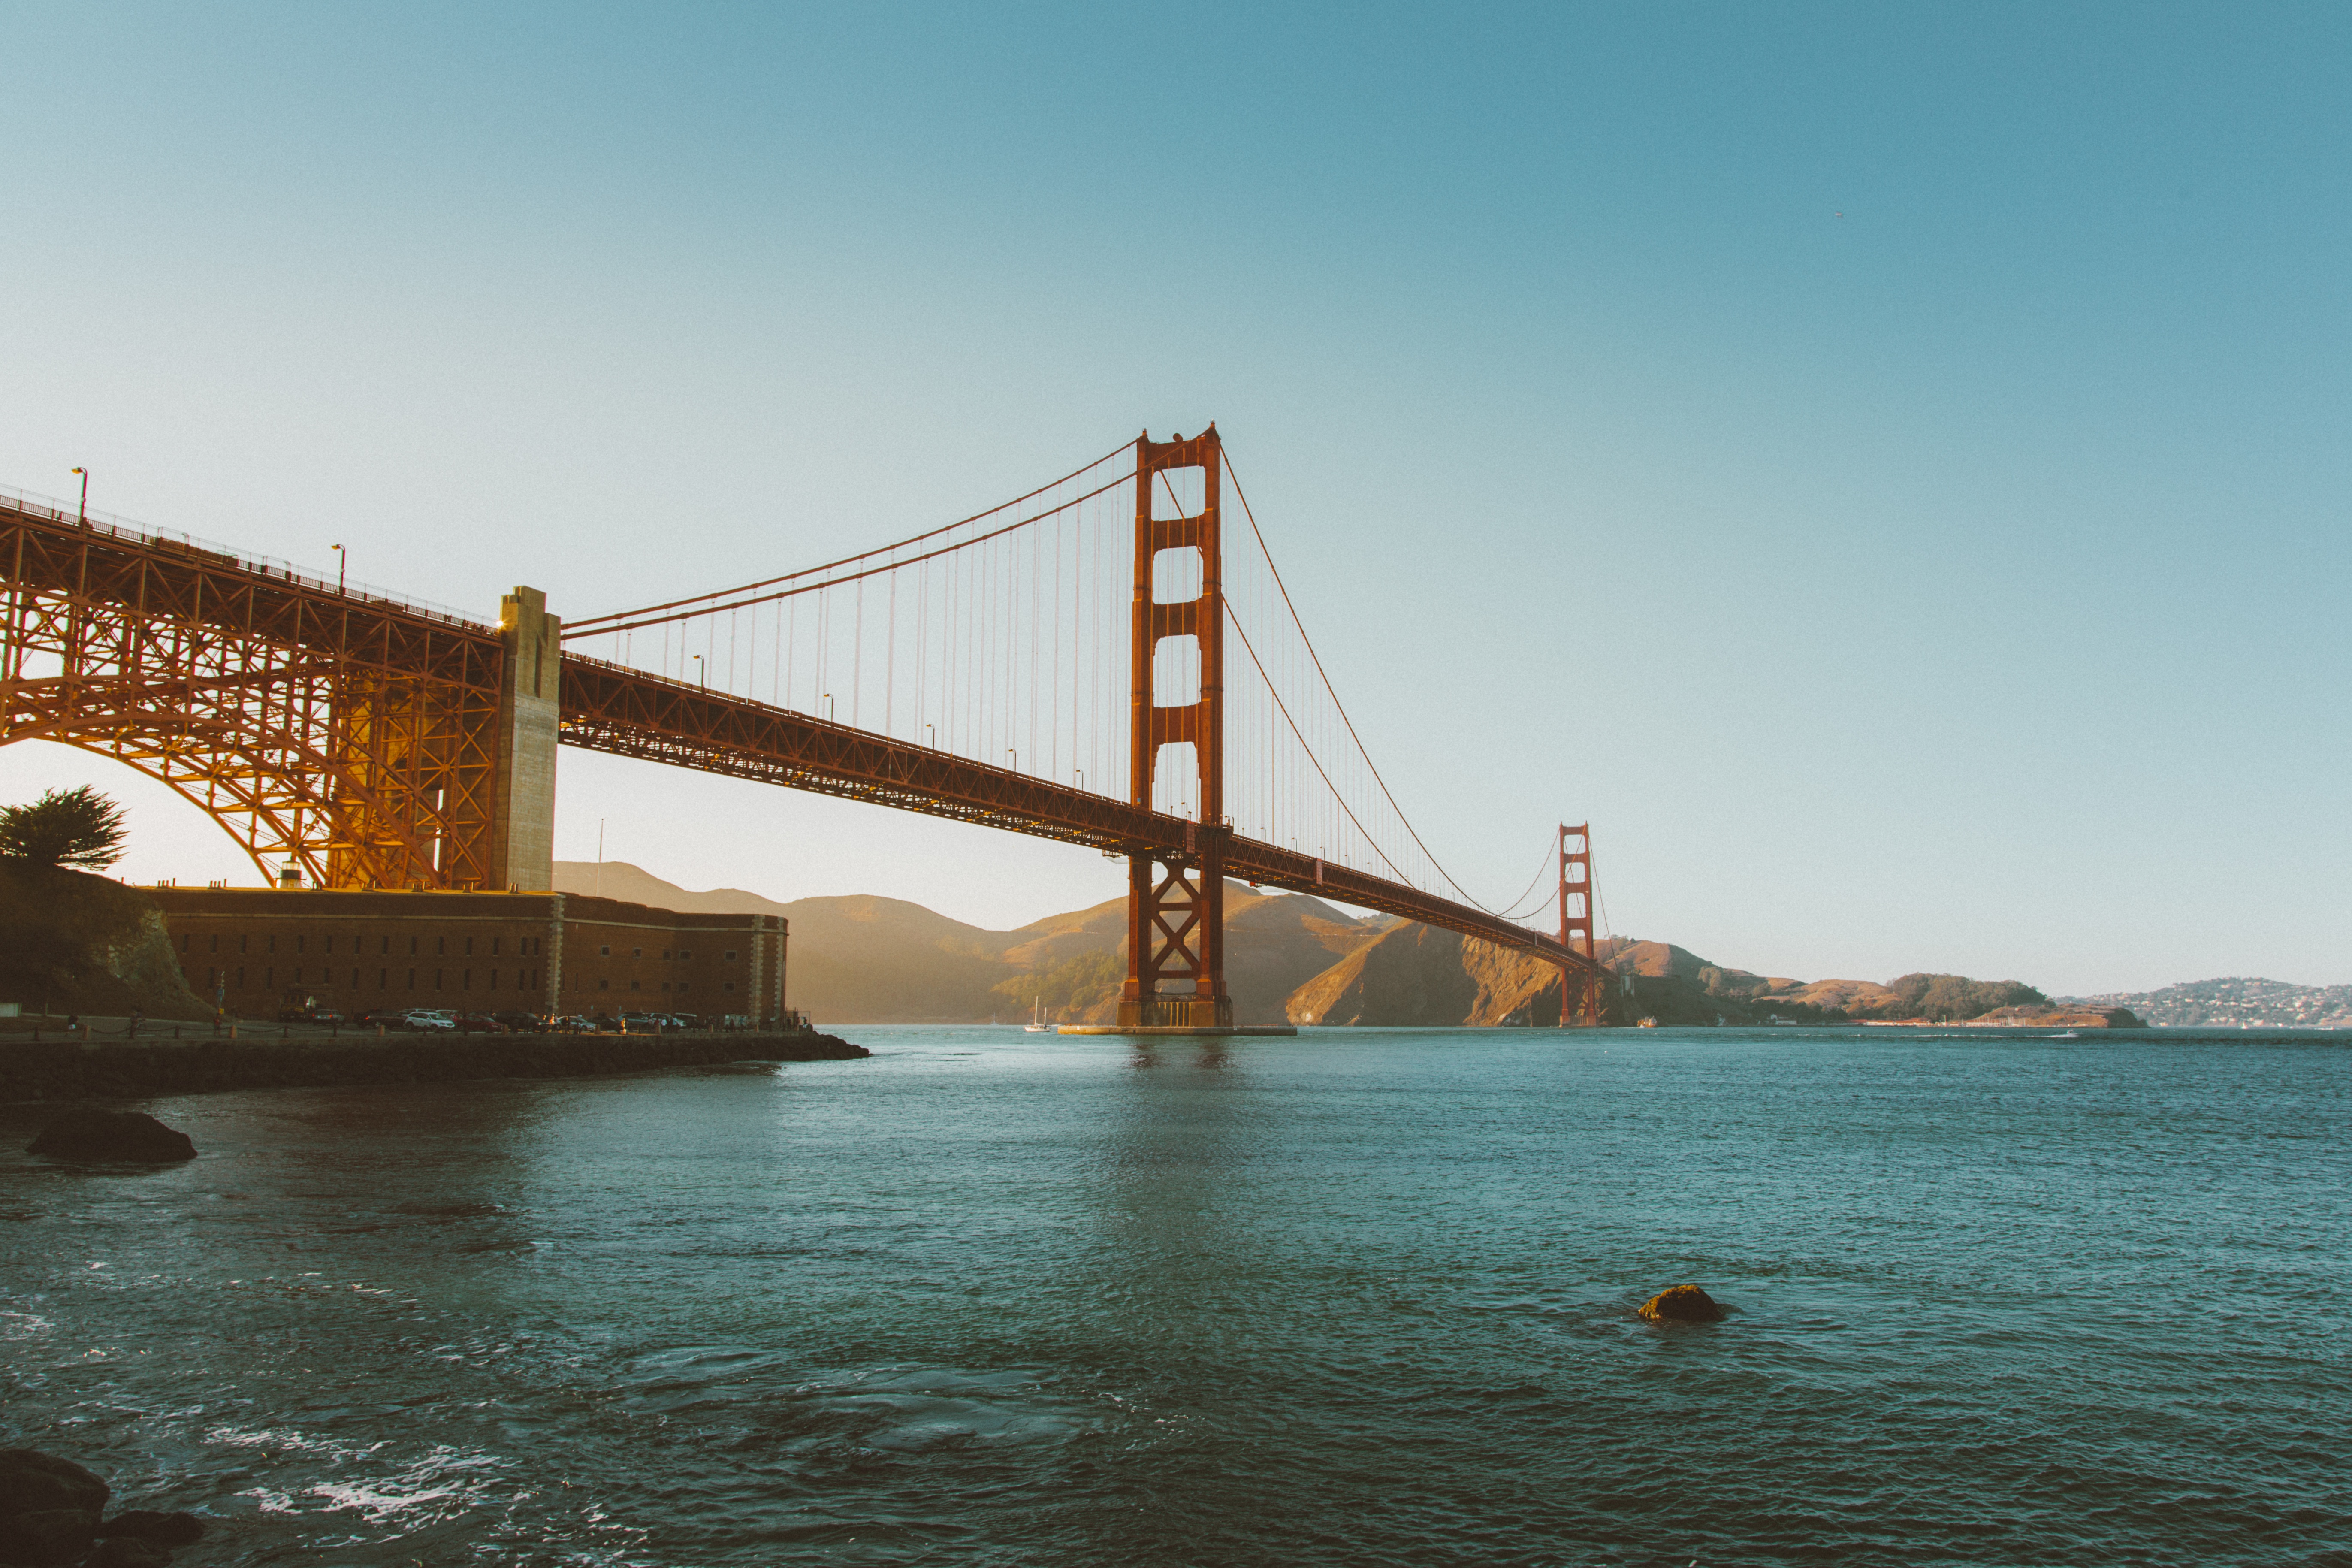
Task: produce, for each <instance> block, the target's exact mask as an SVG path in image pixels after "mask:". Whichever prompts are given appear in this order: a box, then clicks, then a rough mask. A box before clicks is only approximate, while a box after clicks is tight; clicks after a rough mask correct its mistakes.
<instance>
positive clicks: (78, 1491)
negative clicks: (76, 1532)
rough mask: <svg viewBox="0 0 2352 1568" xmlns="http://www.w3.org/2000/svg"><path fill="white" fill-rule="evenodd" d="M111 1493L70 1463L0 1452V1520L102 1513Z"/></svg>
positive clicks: (48, 1456)
mask: <svg viewBox="0 0 2352 1568" xmlns="http://www.w3.org/2000/svg"><path fill="white" fill-rule="evenodd" d="M111 1490H112V1489H111V1488H110V1487H109V1486H108V1485H107V1484H106V1483H105V1482H104V1481H102V1480H100V1479H98V1478H97V1477H96V1476H94V1475H92V1474H90V1473H89V1471H88V1470H85V1469H83V1468H81V1467H80V1466H79V1465H77V1464H75V1463H74V1462H73V1461H72V1460H71V1459H60V1458H57V1457H56V1456H55V1455H53V1454H42V1453H37V1452H35V1451H34V1450H33V1449H30V1448H0V1519H9V1518H13V1517H14V1516H16V1515H17V1514H23V1513H40V1512H43V1511H45V1510H49V1509H59V1508H68V1509H79V1510H83V1511H84V1512H87V1513H93V1514H97V1513H104V1512H105V1511H106V1500H107V1497H108V1494H109V1493H110V1491H111Z"/></svg>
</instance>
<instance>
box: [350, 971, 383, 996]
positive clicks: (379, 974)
mask: <svg viewBox="0 0 2352 1568" xmlns="http://www.w3.org/2000/svg"><path fill="white" fill-rule="evenodd" d="M352 984H358V982H357V981H356V980H354V981H353V982H352ZM375 988H376V989H377V990H379V991H389V990H391V989H392V971H391V970H389V969H379V970H377V971H376V972H375Z"/></svg>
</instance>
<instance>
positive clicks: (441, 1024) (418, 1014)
mask: <svg viewBox="0 0 2352 1568" xmlns="http://www.w3.org/2000/svg"><path fill="white" fill-rule="evenodd" d="M401 1027H403V1028H404V1029H425V1030H435V1029H454V1028H456V1027H457V1020H456V1019H454V1018H452V1017H450V1016H449V1015H448V1014H446V1013H439V1012H427V1011H426V1010H425V1009H424V1008H421V1007H420V1008H417V1009H415V1011H413V1012H409V1013H404V1014H402V1015H401Z"/></svg>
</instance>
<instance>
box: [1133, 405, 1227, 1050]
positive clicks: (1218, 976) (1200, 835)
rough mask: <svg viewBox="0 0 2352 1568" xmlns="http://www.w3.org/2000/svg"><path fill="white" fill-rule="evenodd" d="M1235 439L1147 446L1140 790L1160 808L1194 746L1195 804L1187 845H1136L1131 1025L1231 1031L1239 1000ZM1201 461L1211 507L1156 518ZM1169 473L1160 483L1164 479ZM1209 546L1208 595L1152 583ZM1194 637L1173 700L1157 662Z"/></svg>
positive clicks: (1204, 559)
mask: <svg viewBox="0 0 2352 1568" xmlns="http://www.w3.org/2000/svg"><path fill="white" fill-rule="evenodd" d="M1186 468H1198V469H1200V470H1201V478H1202V503H1201V510H1200V511H1199V512H1198V513H1197V514H1195V515H1192V516H1190V517H1186V516H1182V515H1176V514H1175V512H1176V509H1175V507H1174V506H1173V505H1172V504H1171V506H1170V507H1169V509H1168V510H1169V512H1170V514H1171V515H1165V516H1162V515H1156V514H1157V513H1158V512H1159V511H1160V508H1159V507H1158V506H1157V505H1156V504H1155V501H1154V494H1155V491H1156V492H1159V493H1160V494H1161V495H1164V496H1166V497H1168V498H1170V499H1171V501H1172V498H1173V496H1174V493H1175V492H1174V490H1173V489H1172V487H1171V486H1169V485H1167V484H1166V483H1165V482H1164V481H1160V476H1161V475H1163V474H1167V473H1171V472H1174V471H1179V470H1182V469H1186ZM1222 468H1223V447H1222V446H1221V445H1220V443H1219V441H1218V438H1217V427H1216V426H1214V425H1211V426H1209V427H1208V428H1207V429H1206V430H1203V431H1202V432H1201V434H1199V435H1198V436H1195V437H1192V439H1191V440H1189V441H1188V440H1186V439H1184V438H1183V437H1181V436H1179V437H1176V438H1175V439H1174V440H1172V441H1154V440H1153V439H1152V438H1151V436H1150V432H1149V431H1146V432H1145V433H1144V434H1143V435H1141V436H1139V437H1137V438H1136V443H1135V607H1134V612H1133V616H1134V618H1133V640H1132V643H1131V645H1130V648H1129V663H1130V666H1131V668H1132V669H1133V672H1134V679H1133V690H1132V694H1131V703H1130V707H1129V715H1128V725H1129V745H1130V755H1129V768H1128V779H1129V800H1130V801H1131V802H1132V803H1133V804H1134V805H1139V806H1141V807H1143V808H1145V809H1146V810H1149V809H1150V806H1151V789H1152V784H1153V782H1154V780H1155V779H1156V778H1157V776H1158V774H1159V771H1160V764H1161V759H1162V756H1163V752H1165V753H1166V754H1167V755H1168V757H1169V760H1170V762H1171V765H1181V764H1179V763H1176V762H1175V759H1176V758H1178V757H1181V756H1182V755H1183V754H1184V753H1183V752H1166V748H1169V747H1172V746H1181V745H1189V747H1190V749H1191V766H1192V779H1191V780H1190V781H1189V782H1190V783H1191V784H1192V789H1190V790H1188V791H1187V792H1186V796H1187V799H1188V802H1190V803H1192V805H1194V808H1195V809H1194V812H1193V814H1192V816H1191V818H1190V820H1189V821H1188V822H1187V824H1186V826H1185V829H1184V847H1183V848H1182V849H1181V850H1176V849H1171V848H1167V847H1159V848H1155V847H1151V846H1149V845H1139V844H1138V845H1129V847H1128V876H1127V984H1126V986H1125V987H1124V989H1122V991H1121V992H1120V994H1119V1003H1118V1022H1119V1026H1120V1027H1122V1028H1130V1029H1132V1028H1193V1029H1202V1028H1220V1029H1222V1028H1230V1027H1232V1026H1233V1021H1234V1004H1233V998H1232V997H1231V996H1230V995H1228V994H1226V991H1225V881H1224V872H1225V858H1226V845H1227V842H1228V841H1229V840H1230V839H1231V838H1232V837H1233V827H1232V826H1231V825H1230V824H1228V823H1227V822H1226V820H1225V787H1224V786H1225V747H1224V739H1225V659H1224V649H1225V637H1224V632H1225V601H1224V571H1223V559H1222V557H1221V555H1220V552H1219V547H1220V542H1221V541H1220V529H1219V512H1218V479H1219V477H1220V473H1221V470H1222ZM1155 481H1160V482H1155ZM1184 550H1191V551H1197V552H1199V557H1200V582H1201V592H1200V595H1199V596H1198V597H1196V598H1192V599H1187V600H1184V601H1181V602H1180V603H1176V604H1160V603H1158V602H1157V601H1156V600H1155V597H1154V595H1153V592H1152V581H1153V577H1154V570H1153V569H1154V568H1155V566H1157V564H1158V563H1159V560H1160V555H1161V554H1162V552H1173V551H1184ZM1184 637H1190V638H1192V639H1193V641H1194V642H1195V643H1196V644H1197V645H1198V647H1199V649H1200V669H1201V687H1200V691H1199V694H1198V695H1197V697H1196V698H1195V699H1194V700H1192V701H1190V702H1183V703H1178V704H1175V705H1173V706H1166V707H1163V706H1161V704H1160V692H1159V688H1158V682H1157V676H1156V671H1155V669H1154V668H1153V667H1154V664H1155V663H1156V660H1157V656H1158V654H1159V650H1160V644H1161V643H1163V642H1168V641H1170V640H1171V639H1176V638H1184Z"/></svg>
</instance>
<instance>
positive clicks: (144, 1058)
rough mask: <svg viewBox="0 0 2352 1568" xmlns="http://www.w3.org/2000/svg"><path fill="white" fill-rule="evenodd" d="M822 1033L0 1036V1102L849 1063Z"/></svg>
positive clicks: (844, 1050)
mask: <svg viewBox="0 0 2352 1568" xmlns="http://www.w3.org/2000/svg"><path fill="white" fill-rule="evenodd" d="M871 1055H873V1053H872V1052H871V1051H868V1050H867V1049H866V1047H863V1046H856V1045H852V1044H850V1043H849V1042H848V1041H847V1040H844V1039H841V1038H839V1037H836V1036H833V1035H820V1034H791V1035H786V1034H772V1035H752V1034H709V1035H504V1036H501V1035H491V1036H480V1035H475V1036H467V1037H464V1038H462V1039H446V1040H445V1039H431V1038H418V1037H413V1036H410V1037H399V1038H394V1039H375V1038H361V1039H350V1040H320V1039H315V1038H313V1039H303V1040H252V1041H246V1040H204V1041H188V1042H185V1043H179V1042H169V1041H157V1042H153V1043H148V1042H144V1041H121V1042H114V1041H99V1042H89V1043H82V1042H69V1041H55V1042H40V1043H33V1042H29V1041H26V1040H25V1039H24V1038H22V1037H16V1038H14V1039H10V1040H8V1041H6V1042H5V1043H0V1102H9V1101H25V1100H134V1099H142V1098H144V1097H147V1096H150V1095H158V1094H205V1093H212V1092H216V1091H219V1090H224V1089H315V1088H324V1087H332V1086H337V1085H343V1084H367V1083H457V1082H463V1081H465V1080H467V1079H500V1078H530V1079H553V1078H590V1077H604V1076H608V1075H611V1074H615V1073H633V1072H652V1071H657V1070H659V1069H661V1068H682V1067H710V1066H715V1065H717V1064H719V1063H721V1062H740V1061H771V1062H774V1061H782V1062H812V1061H854V1060H856V1059H857V1058H861V1057H867V1056H871Z"/></svg>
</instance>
